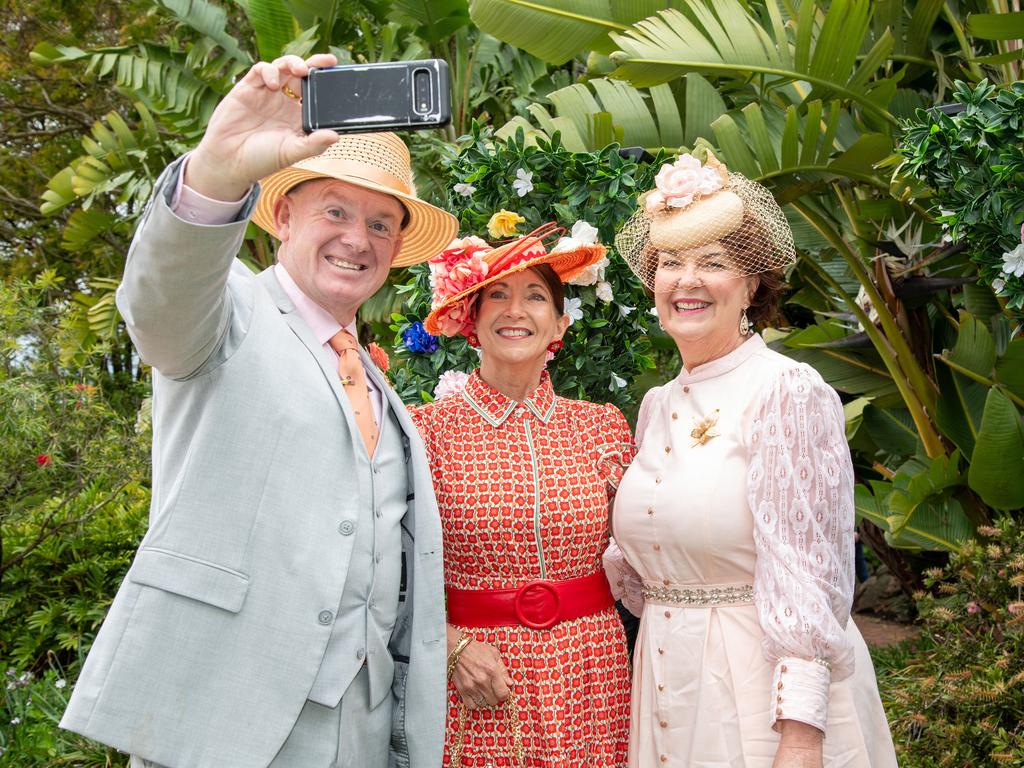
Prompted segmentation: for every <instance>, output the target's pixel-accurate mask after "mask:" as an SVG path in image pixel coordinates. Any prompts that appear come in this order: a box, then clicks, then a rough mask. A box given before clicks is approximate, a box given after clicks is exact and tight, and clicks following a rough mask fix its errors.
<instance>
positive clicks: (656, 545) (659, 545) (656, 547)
mask: <svg viewBox="0 0 1024 768" xmlns="http://www.w3.org/2000/svg"><path fill="white" fill-rule="evenodd" d="M660 550H661V544H654V551H655V552H658V551H660Z"/></svg>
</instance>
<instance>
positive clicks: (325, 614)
mask: <svg viewBox="0 0 1024 768" xmlns="http://www.w3.org/2000/svg"><path fill="white" fill-rule="evenodd" d="M316 620H317V621H319V622H320V623H321V624H330V623H331V622H332V621H333V620H334V614H333V613H331V612H330V611H320V613H319V615H318V616H317V617H316Z"/></svg>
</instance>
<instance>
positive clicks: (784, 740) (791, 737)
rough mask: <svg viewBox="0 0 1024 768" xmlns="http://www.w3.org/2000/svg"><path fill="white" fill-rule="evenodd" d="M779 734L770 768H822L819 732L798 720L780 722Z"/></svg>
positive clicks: (820, 736)
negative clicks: (777, 745)
mask: <svg viewBox="0 0 1024 768" xmlns="http://www.w3.org/2000/svg"><path fill="white" fill-rule="evenodd" d="M779 734H780V736H781V738H780V739H779V748H778V750H777V751H776V752H775V762H773V763H772V768H822V754H821V752H822V750H821V743H822V739H823V738H824V734H822V732H821V731H819V730H818V729H817V728H815V727H814V726H813V725H808V724H807V723H801V722H800V721H799V720H780V721H779Z"/></svg>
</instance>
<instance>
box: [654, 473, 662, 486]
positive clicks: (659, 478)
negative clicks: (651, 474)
mask: <svg viewBox="0 0 1024 768" xmlns="http://www.w3.org/2000/svg"><path fill="white" fill-rule="evenodd" d="M654 484H655V485H661V476H660V475H659V476H658V477H656V478H654Z"/></svg>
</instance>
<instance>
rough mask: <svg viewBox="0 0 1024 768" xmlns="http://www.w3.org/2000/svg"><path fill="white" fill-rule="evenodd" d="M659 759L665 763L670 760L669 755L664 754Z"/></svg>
mask: <svg viewBox="0 0 1024 768" xmlns="http://www.w3.org/2000/svg"><path fill="white" fill-rule="evenodd" d="M658 759H659V760H661V762H663V763H667V762H668V755H662V756H661V757H659V758H658Z"/></svg>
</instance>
